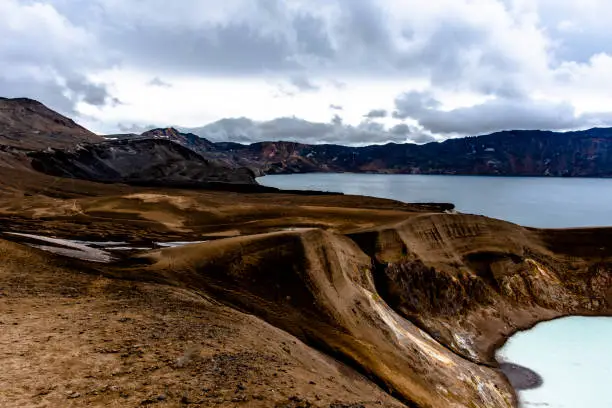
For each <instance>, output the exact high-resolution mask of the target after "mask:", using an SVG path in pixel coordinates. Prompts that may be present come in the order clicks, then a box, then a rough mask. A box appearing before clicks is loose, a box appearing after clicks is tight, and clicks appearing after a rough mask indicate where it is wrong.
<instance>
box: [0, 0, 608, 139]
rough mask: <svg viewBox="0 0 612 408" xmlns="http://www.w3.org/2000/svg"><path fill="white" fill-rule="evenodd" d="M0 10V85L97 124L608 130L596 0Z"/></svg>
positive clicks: (464, 131)
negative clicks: (595, 127) (1, 19)
mask: <svg viewBox="0 0 612 408" xmlns="http://www.w3.org/2000/svg"><path fill="white" fill-rule="evenodd" d="M0 15H2V16H4V19H3V24H2V25H0V38H2V40H1V41H0V66H2V70H0V96H7V97H17V96H27V97H31V98H35V99H38V100H40V101H42V102H44V103H45V104H47V105H48V106H49V107H51V108H53V109H56V110H58V111H60V112H62V113H64V114H67V115H69V116H71V117H74V118H75V119H77V120H78V121H79V122H80V123H82V124H84V125H85V126H87V127H89V128H90V129H92V130H94V131H97V132H99V133H115V132H127V131H134V130H138V129H140V128H143V127H145V128H146V127H149V126H151V125H154V126H167V125H176V126H183V127H189V128H190V127H201V126H203V125H206V124H208V123H211V122H215V121H218V120H220V119H223V118H233V119H231V120H226V121H222V122H220V123H217V124H214V125H212V126H208V127H206V129H205V130H206V132H209V133H205V134H207V135H208V134H211V135H212V134H214V135H215V137H217V138H233V139H234V140H238V139H240V140H244V141H246V140H258V139H262V138H271V137H273V138H276V139H288V140H301V141H306V142H335V143H344V144H364V143H382V142H386V141H396V142H402V141H414V142H418V143H422V142H426V141H430V140H442V139H445V138H449V137H457V136H462V135H475V134H482V133H490V132H494V131H497V130H503V129H533V128H538V129H551V130H566V129H580V128H588V127H593V126H610V125H612V41H610V40H609V39H610V38H612V25H611V24H609V21H608V20H609V16H610V15H612V2H610V1H609V0H576V1H574V0H427V1H423V0H223V1H217V0H181V1H174V2H170V1H166V0H46V1H45V0H0ZM247 118H248V119H247ZM297 118H299V119H297ZM232 132H234V133H236V132H239V133H240V134H239V135H236V134H234V133H232Z"/></svg>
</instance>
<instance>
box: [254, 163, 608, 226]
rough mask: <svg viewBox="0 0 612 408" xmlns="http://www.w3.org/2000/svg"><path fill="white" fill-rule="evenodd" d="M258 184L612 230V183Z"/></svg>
mask: <svg viewBox="0 0 612 408" xmlns="http://www.w3.org/2000/svg"><path fill="white" fill-rule="evenodd" d="M257 181H259V183H260V184H263V185H265V186H270V187H278V188H287V189H303V190H322V191H337V192H342V193H346V194H357V195H368V196H375V197H383V198H392V199H395V200H400V201H404V202H410V203H418V202H445V203H453V204H455V206H456V209H457V211H460V212H465V213H470V214H482V215H486V216H489V217H493V218H499V219H503V220H506V221H511V222H514V223H517V224H521V225H525V226H530V227H540V228H563V227H589V226H612V179H587V178H552V177H533V178H532V177H478V176H424V175H400V174H393V175H386V174H348V173H342V174H329V173H323V174H319V173H313V174H295V175H293V174H292V175H277V176H265V177H261V178H259V179H257Z"/></svg>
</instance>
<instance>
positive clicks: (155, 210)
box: [0, 179, 612, 408]
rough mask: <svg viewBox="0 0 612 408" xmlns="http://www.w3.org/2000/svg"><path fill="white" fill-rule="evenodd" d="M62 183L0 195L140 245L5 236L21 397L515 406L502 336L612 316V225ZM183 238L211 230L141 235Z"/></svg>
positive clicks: (327, 406) (1, 216)
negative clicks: (110, 257)
mask: <svg viewBox="0 0 612 408" xmlns="http://www.w3.org/2000/svg"><path fill="white" fill-rule="evenodd" d="M59 180H60V181H61V180H63V179H59ZM32 183H35V182H34V181H32ZM36 183H40V184H41V187H43V186H44V185H46V184H49V183H46V182H44V181H42V180H41V181H40V182H36ZM61 183H62V184H56V185H55V186H53V189H49V190H47V191H45V192H41V190H39V192H37V193H35V192H34V191H35V190H33V189H29V190H28V192H29V193H28V194H27V195H26V196H24V197H19V199H15V198H14V196H11V195H6V194H0V226H1V227H2V230H3V231H11V232H20V233H24V232H25V233H29V234H43V235H45V236H53V237H56V239H57V238H72V239H77V240H92V241H99V242H106V241H117V242H122V244H121V245H123V246H128V247H130V246H133V247H135V249H132V250H129V251H127V252H126V251H120V252H121V253H123V255H121V256H119V255H118V252H115V255H116V256H117V258H116V260H115V261H113V262H111V263H107V264H104V263H93V262H87V261H81V260H78V259H71V258H68V257H67V254H69V252H68V251H65V250H58V251H57V252H58V254H53V253H50V252H44V251H41V250H40V249H35V248H30V247H28V246H27V244H28V243H27V241H24V239H23V238H20V237H19V236H15V235H10V234H5V235H3V237H2V239H1V240H0V251H2V256H3V260H4V262H3V263H2V265H0V288H2V293H3V296H0V309H1V310H2V311H3V313H2V321H3V323H5V325H4V326H3V327H5V328H7V330H2V331H0V344H5V345H7V347H5V348H4V349H5V353H4V354H3V357H2V358H3V361H4V362H5V365H6V364H7V365H8V366H10V367H13V368H12V369H11V370H8V371H7V370H5V371H6V372H7V374H6V375H4V376H3V374H0V380H1V381H0V383H4V384H9V388H10V390H11V391H10V392H4V393H1V394H0V405H3V406H9V407H10V406H37V405H40V404H44V403H47V404H49V405H62V404H63V405H67V406H82V405H92V406H109V405H111V406H126V405H128V406H135V405H138V404H143V405H147V404H152V403H155V404H159V406H181V404H182V405H184V404H185V403H187V402H188V403H190V404H193V405H195V406H211V405H213V404H216V406H220V407H228V408H229V407H234V406H236V405H238V406H240V405H241V404H242V405H244V406H253V407H262V408H263V407H275V408H295V407H320V408H347V407H350V408H356V407H368V408H370V407H380V406H383V407H401V406H404V407H411V408H412V407H423V408H425V407H427V408H432V407H435V408H438V407H440V408H446V407H457V408H459V407H469V408H474V407H482V408H492V407H514V406H516V403H517V401H516V397H515V393H514V391H513V389H512V388H511V387H510V384H509V383H508V382H507V380H506V378H505V377H504V375H503V373H502V372H501V371H500V369H499V368H498V365H497V363H496V362H495V361H494V360H493V359H492V351H493V350H494V348H495V347H497V346H498V345H500V344H501V343H502V342H503V341H504V340H505V339H506V338H507V336H509V335H510V334H511V333H513V332H514V331H516V330H519V329H522V328H526V327H529V326H531V325H532V324H534V323H535V322H538V321H542V320H547V319H551V318H555V317H559V316H563V315H567V314H589V315H612V307H611V305H612V247H610V246H609V245H607V242H610V239H611V238H612V230H610V229H608V228H600V229H572V230H555V231H550V230H537V229H527V228H523V227H520V226H517V225H514V224H510V223H507V222H503V221H499V220H493V219H489V218H486V217H479V216H470V215H462V214H447V213H443V212H442V211H443V210H444V207H435V206H420V205H409V204H403V203H398V202H394V201H390V200H382V199H375V198H367V197H353V196H337V195H336V196H334V195H330V196H297V195H291V194H249V195H243V194H236V193H222V192H211V191H187V190H184V191H182V190H164V189H163V188H156V189H148V188H144V187H128V186H121V185H105V186H103V187H102V188H95V186H97V184H95V183H90V182H85V181H79V182H78V183H74V184H71V183H70V182H66V181H65V180H64V181H61ZM55 191H62V192H63V194H72V197H71V198H58V197H57V194H56V192H55ZM356 207H359V209H357V208H356ZM5 240H11V241H14V242H12V243H11V242H6V241H5ZM168 240H172V241H206V242H199V243H196V244H193V245H186V246H181V247H176V248H166V249H153V250H146V249H140V250H139V249H138V248H141V247H143V246H145V247H146V246H147V245H149V244H148V243H150V242H151V241H153V242H155V241H157V242H159V241H168ZM45 245H46V246H47V251H49V247H48V246H49V245H50V244H49V243H47V244H45ZM53 245H57V246H59V247H61V244H53ZM80 245H82V244H80ZM64 249H66V248H64ZM61 254H64V255H61ZM34 271H35V272H34ZM13 323H18V324H17V325H15V324H13ZM16 339H20V340H19V346H18V347H8V345H9V344H13V343H14V342H15V340H16ZM75 350H78V353H77V354H75ZM49 361H53V364H50V363H49ZM79 362H80V363H79ZM9 372H10V376H9V375H8V373H9ZM37 373H38V374H37ZM41 373H42V374H41ZM245 373H246V374H245Z"/></svg>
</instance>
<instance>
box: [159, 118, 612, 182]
mask: <svg viewBox="0 0 612 408" xmlns="http://www.w3.org/2000/svg"><path fill="white" fill-rule="evenodd" d="M153 132H157V133H159V131H158V130H157V131H153ZM164 134H166V135H169V140H174V141H176V142H178V143H181V144H183V145H186V146H188V147H190V148H193V149H195V150H196V151H198V152H201V153H202V154H204V155H208V156H207V157H209V158H215V159H217V160H221V161H223V162H225V163H227V164H228V165H234V166H245V167H248V168H250V169H252V170H253V171H254V172H255V173H256V174H258V175H263V174H283V173H285V174H286V173H304V172H357V173H359V172H366V173H397V174H465V175H478V174H481V175H507V176H568V177H569V176H582V177H612V129H611V128H594V129H589V130H583V131H574V132H563V133H561V132H549V131H538V130H535V131H528V130H517V131H505V132H497V133H493V134H490V135H486V136H476V137H466V138H460V139H450V140H446V141H444V142H441V143H428V144H424V145H416V144H397V143H389V144H386V145H371V146H365V147H348V146H341V145H333V144H323V145H314V144H304V143H296V142H260V143H252V144H248V145H245V144H240V143H231V142H225V143H223V142H218V143H213V142H211V141H209V140H204V141H202V142H201V143H202V146H203V147H202V148H200V147H198V146H196V144H197V143H193V142H184V141H183V140H184V139H185V137H186V136H185V135H183V134H181V133H180V132H177V131H176V130H174V129H173V130H172V131H170V132H165V133H164ZM191 137H193V136H191Z"/></svg>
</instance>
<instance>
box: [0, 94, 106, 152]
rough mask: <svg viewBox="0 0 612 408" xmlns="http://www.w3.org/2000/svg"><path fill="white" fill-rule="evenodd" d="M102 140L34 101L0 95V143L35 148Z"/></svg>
mask: <svg viewBox="0 0 612 408" xmlns="http://www.w3.org/2000/svg"><path fill="white" fill-rule="evenodd" d="M103 140H104V139H103V138H102V137H100V136H98V135H96V134H94V133H92V132H90V131H89V130H87V129H85V128H84V127H82V126H79V125H77V124H76V123H75V122H74V121H73V120H72V119H69V118H67V117H65V116H62V115H60V114H59V113H57V112H54V111H52V110H51V109H49V108H47V107H46V106H45V105H43V104H42V103H40V102H38V101H35V100H32V99H27V98H14V99H8V98H0V145H5V146H12V147H17V148H22V149H29V150H39V149H45V148H48V147H51V148H66V147H72V146H75V145H77V144H78V143H82V142H86V143H94V142H101V141H103Z"/></svg>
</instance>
